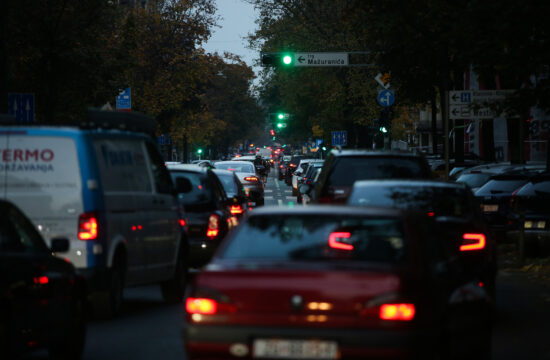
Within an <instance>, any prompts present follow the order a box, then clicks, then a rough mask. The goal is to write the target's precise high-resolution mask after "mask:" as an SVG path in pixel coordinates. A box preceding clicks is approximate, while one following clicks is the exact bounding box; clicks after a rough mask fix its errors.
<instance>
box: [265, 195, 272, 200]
mask: <svg viewBox="0 0 550 360" xmlns="http://www.w3.org/2000/svg"><path fill="white" fill-rule="evenodd" d="M264 200H273V196H264Z"/></svg>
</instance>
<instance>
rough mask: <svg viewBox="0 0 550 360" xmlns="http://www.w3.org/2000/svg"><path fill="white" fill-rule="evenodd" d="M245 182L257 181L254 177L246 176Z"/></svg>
mask: <svg viewBox="0 0 550 360" xmlns="http://www.w3.org/2000/svg"><path fill="white" fill-rule="evenodd" d="M244 179H245V180H246V181H259V179H258V178H257V177H256V176H247V177H245V178H244Z"/></svg>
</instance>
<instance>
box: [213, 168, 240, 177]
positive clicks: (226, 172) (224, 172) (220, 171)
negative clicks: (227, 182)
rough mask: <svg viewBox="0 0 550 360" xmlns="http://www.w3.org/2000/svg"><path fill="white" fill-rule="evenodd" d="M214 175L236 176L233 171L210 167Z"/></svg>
mask: <svg viewBox="0 0 550 360" xmlns="http://www.w3.org/2000/svg"><path fill="white" fill-rule="evenodd" d="M212 171H213V172H214V174H216V175H227V176H236V174H235V172H234V171H229V170H223V169H212Z"/></svg>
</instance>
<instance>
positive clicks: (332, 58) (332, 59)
mask: <svg viewBox="0 0 550 360" xmlns="http://www.w3.org/2000/svg"><path fill="white" fill-rule="evenodd" d="M293 64H294V66H310V67H314V66H323V67H324V66H329V67H334V66H348V65H349V55H348V53H345V52H335V53H330V52H323V53H294V61H293Z"/></svg>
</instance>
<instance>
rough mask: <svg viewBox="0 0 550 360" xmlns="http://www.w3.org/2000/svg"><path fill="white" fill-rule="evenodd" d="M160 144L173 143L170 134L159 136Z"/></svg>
mask: <svg viewBox="0 0 550 360" xmlns="http://www.w3.org/2000/svg"><path fill="white" fill-rule="evenodd" d="M158 143H159V145H170V144H171V143H172V141H171V139H170V134H166V135H165V134H162V135H160V136H159V137H158Z"/></svg>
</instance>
